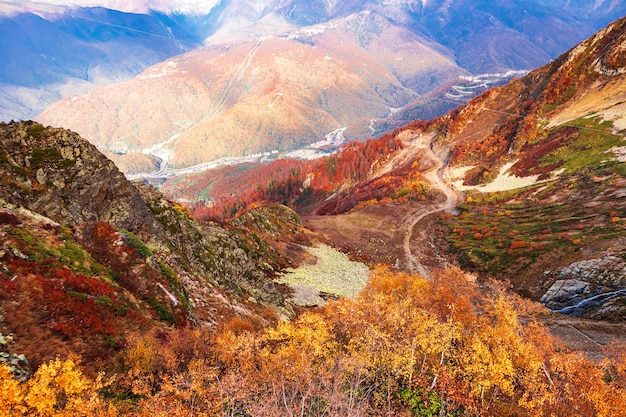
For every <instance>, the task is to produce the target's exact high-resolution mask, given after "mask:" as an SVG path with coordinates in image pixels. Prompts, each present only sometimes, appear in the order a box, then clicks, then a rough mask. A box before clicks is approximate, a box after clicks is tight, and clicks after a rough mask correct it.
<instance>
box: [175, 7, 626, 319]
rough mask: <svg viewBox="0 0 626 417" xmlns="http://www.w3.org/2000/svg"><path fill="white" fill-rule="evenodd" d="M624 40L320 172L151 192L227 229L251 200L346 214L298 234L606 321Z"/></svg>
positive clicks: (617, 220)
mask: <svg viewBox="0 0 626 417" xmlns="http://www.w3.org/2000/svg"><path fill="white" fill-rule="evenodd" d="M625 32H626V20H625V19H622V20H619V21H617V22H615V23H614V24H611V25H609V27H607V28H606V29H604V30H602V31H600V32H599V33H598V34H596V35H594V36H593V37H591V38H590V39H589V40H587V41H585V42H583V43H581V44H580V45H579V46H577V47H576V48H573V49H572V50H571V51H569V52H568V53H566V54H564V55H563V56H561V57H559V58H558V59H556V60H554V61H553V62H552V63H551V64H549V65H546V66H544V67H542V68H540V69H538V70H536V71H533V72H531V73H530V74H528V75H527V76H525V77H523V78H520V79H518V80H515V81H512V82H511V83H509V84H507V85H505V86H502V87H496V88H493V89H491V90H489V91H487V92H486V93H484V94H482V95H480V96H479V97H477V98H475V99H473V100H472V101H471V102H470V103H469V104H468V105H466V106H463V107H461V108H459V109H457V110H455V111H453V112H451V113H449V114H448V115H446V116H443V117H441V118H438V119H434V120H431V121H430V122H419V121H416V122H414V123H412V124H411V125H407V126H405V127H403V128H401V129H398V130H396V131H395V132H394V133H393V135H390V136H387V137H384V138H381V139H379V140H376V141H371V142H368V143H367V144H366V145H355V144H352V145H350V146H349V147H345V148H343V149H342V150H341V151H339V152H338V153H337V154H336V155H333V156H330V157H327V158H324V159H322V160H320V161H316V162H310V163H303V162H298V161H291V162H288V161H278V162H274V163H272V164H270V165H268V166H266V167H265V166H262V167H252V168H250V167H242V168H228V169H226V168H224V169H223V171H222V172H223V175H222V176H220V174H216V175H213V176H210V177H207V181H204V180H202V175H200V174H198V175H196V176H195V177H191V178H190V183H188V184H185V181H184V180H183V179H182V178H176V179H172V180H170V181H167V182H166V183H165V184H163V188H164V190H166V192H168V193H171V194H170V195H172V197H173V198H180V197H183V198H187V199H191V198H194V197H193V196H194V195H195V196H202V197H203V198H204V199H205V201H209V202H210V204H211V205H210V207H209V209H208V210H205V209H203V208H201V207H200V208H197V212H198V213H203V212H204V213H207V212H208V213H213V214H215V213H226V214H227V215H228V213H232V211H231V210H230V208H231V207H235V209H237V208H240V207H241V206H242V205H244V206H245V204H248V203H249V202H250V201H254V199H255V198H266V199H274V200H275V201H286V202H288V203H289V204H291V205H292V206H293V207H296V208H298V209H299V210H302V211H303V212H304V211H306V212H307V213H315V214H339V213H344V212H346V211H348V212H350V211H351V213H350V214H348V215H346V216H344V217H341V216H339V217H331V216H325V217H313V218H311V219H305V223H307V224H309V225H311V226H312V227H314V228H315V229H316V230H318V231H320V232H322V233H326V234H327V235H328V236H330V237H329V239H330V241H331V242H333V243H334V244H336V245H338V246H340V247H343V248H345V249H346V250H348V251H351V252H352V253H355V254H357V255H358V256H360V257H365V258H367V257H369V258H371V259H374V260H382V261H385V262H389V263H393V264H395V265H396V266H399V267H404V268H409V269H412V268H411V267H410V265H413V264H414V262H413V261H412V259H414V258H416V257H417V256H416V254H419V255H420V256H421V262H422V265H426V267H427V268H426V269H427V270H428V268H431V267H433V266H437V265H439V266H442V260H444V259H445V260H448V261H452V262H458V263H459V264H460V265H461V266H463V267H464V268H466V269H469V270H472V271H475V272H478V273H480V274H481V276H482V277H484V278H486V277H497V278H499V279H502V280H507V281H510V282H511V284H512V285H513V288H515V289H516V291H518V292H520V293H521V294H524V295H526V296H528V297H531V298H533V299H536V300H538V299H540V298H541V299H542V300H543V301H544V302H545V303H546V304H547V305H549V306H550V307H551V308H553V309H555V310H563V309H565V310H563V311H565V312H569V313H572V314H577V315H585V316H588V317H595V318H603V319H611V320H619V319H620V318H621V317H623V315H624V309H623V299H624V294H623V288H624V285H625V283H624V277H625V276H626V275H625V274H624V267H625V266H626V264H624V256H625V254H624V249H623V248H624V247H626V246H625V245H624V242H625V239H626V229H625V225H626V223H625V220H624V219H625V218H626V200H625V199H626V195H625V194H624V186H625V185H626V180H625V177H626V161H625V159H624V153H625V151H624V149H625V148H626V140H625V139H624V132H625V131H626V130H625V128H626V124H625V119H624V114H625V113H624V109H623V106H624V104H623V102H624V94H625V91H624V86H625V85H626V78H625V77H626V68H625V67H624V66H625V65H626V64H625V63H626V60H625V59H624V50H626V47H624V40H623V39H624V33H625ZM424 141H427V142H429V145H430V146H429V147H430V148H431V149H430V150H432V151H433V154H434V155H435V156H436V159H438V160H439V161H440V162H441V163H442V164H443V163H444V162H445V164H446V165H447V166H446V168H445V169H439V171H438V175H440V176H441V177H442V178H445V179H446V181H447V183H448V184H449V185H448V188H447V189H446V190H445V191H446V193H445V194H446V195H445V197H446V201H443V199H442V198H440V197H438V194H439V191H438V190H437V189H438V188H439V189H440V188H441V182H440V181H435V180H433V178H432V177H428V176H427V175H426V174H427V173H428V172H429V171H428V170H429V169H432V167H433V161H434V162H437V161H436V159H433V157H432V156H428V155H431V154H430V151H429V150H425V149H423V147H422V148H420V146H421V144H422V143H423V142H424ZM394 143H395V144H398V145H394V146H391V144H394ZM383 148H384V149H386V151H385V152H384V153H383V154H382V155H381V156H380V158H369V157H366V156H365V155H369V153H368V151H366V149H383ZM355 155H357V156H355ZM374 155H376V154H375V153H374ZM427 156H428V157H427ZM429 160H431V161H430V162H429ZM355 161H359V163H356V162H355ZM382 166H384V167H385V168H384V169H381V167H382ZM435 166H436V165H435ZM329 178H330V180H328V179H329ZM209 179H210V180H209ZM186 186H187V187H189V189H188V190H186V189H185V187H186ZM220 190H237V191H235V192H232V191H231V192H230V194H229V195H228V196H224V195H223V194H220ZM420 190H421V192H420ZM458 191H463V192H464V193H466V195H467V196H468V198H467V202H466V203H465V204H462V205H460V206H458V208H457V209H456V210H454V211H452V214H453V215H450V214H444V215H443V216H441V218H440V219H439V220H437V219H436V218H435V217H434V216H430V217H425V218H424V219H423V220H420V221H414V219H416V218H417V219H418V220H419V219H420V218H421V213H435V212H437V211H439V212H441V211H443V209H445V208H446V207H447V204H448V202H449V201H450V195H452V193H454V192H458ZM403 196H404V197H408V198H403ZM207 197H208V199H207ZM407 199H408V200H409V201H408V202H405V201H406V200H407ZM410 200H414V202H411V201H410ZM362 207H366V208H362ZM372 225H378V226H372ZM382 225H385V226H382ZM373 227H383V228H385V230H371V229H372V228H373ZM364 236H365V237H367V239H364V238H363V237H364ZM381 242H382V243H381ZM381 245H382V246H381ZM407 248H408V250H407ZM607 262H608V263H607ZM602 271H604V272H602ZM594 300H595V301H594ZM578 303H582V304H580V306H579V307H575V308H574V306H576V305H577V304H578Z"/></svg>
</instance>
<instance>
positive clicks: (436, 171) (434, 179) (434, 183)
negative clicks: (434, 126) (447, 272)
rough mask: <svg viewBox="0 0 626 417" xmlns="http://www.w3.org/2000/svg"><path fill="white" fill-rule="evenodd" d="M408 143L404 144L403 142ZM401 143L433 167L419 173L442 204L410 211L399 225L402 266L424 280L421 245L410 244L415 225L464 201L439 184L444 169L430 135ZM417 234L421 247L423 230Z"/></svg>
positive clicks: (461, 194)
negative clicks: (402, 241) (436, 191)
mask: <svg viewBox="0 0 626 417" xmlns="http://www.w3.org/2000/svg"><path fill="white" fill-rule="evenodd" d="M407 139H408V140H407ZM404 140H405V142H406V143H407V144H408V145H409V146H408V149H409V151H410V152H413V153H416V152H419V153H420V154H421V156H422V161H424V162H428V163H430V164H432V165H433V167H432V168H430V169H429V170H427V171H425V172H424V173H423V177H424V179H425V180H426V181H427V182H428V183H429V184H430V186H431V187H433V188H435V189H437V190H439V191H441V193H442V194H443V195H444V196H445V198H446V200H445V202H443V203H434V204H433V206H432V208H430V209H425V210H424V209H423V208H422V209H420V210H413V211H412V212H410V213H409V214H408V215H407V216H406V217H405V218H404V219H403V221H402V226H401V227H402V230H403V231H404V245H403V248H404V256H405V262H406V268H407V269H408V270H409V271H411V272H417V273H418V274H420V275H422V276H424V277H428V276H429V272H428V270H427V269H426V267H425V266H424V264H425V262H423V261H421V258H423V256H424V255H423V253H422V252H423V251H422V248H421V247H420V246H421V245H413V247H412V245H411V241H412V240H413V238H414V233H415V231H416V227H417V226H418V224H419V223H420V222H421V221H422V220H424V219H425V218H426V217H428V216H430V215H432V214H435V213H440V212H444V211H450V210H452V209H453V208H454V207H456V206H457V204H459V203H460V202H462V201H463V200H464V198H465V197H464V195H463V193H461V192H460V191H457V190H455V189H453V188H452V187H451V186H449V185H448V184H446V183H445V182H444V181H443V172H444V169H445V163H444V161H443V160H442V159H441V158H440V157H439V156H437V155H436V154H435V153H434V152H433V150H432V148H431V143H432V140H433V136H432V135H421V134H419V135H413V136H412V137H410V138H406V137H405V138H404ZM417 233H418V234H419V241H421V242H422V244H423V245H425V244H426V242H427V239H428V236H427V233H428V232H427V228H426V227H423V228H421V229H419V230H418V231H417Z"/></svg>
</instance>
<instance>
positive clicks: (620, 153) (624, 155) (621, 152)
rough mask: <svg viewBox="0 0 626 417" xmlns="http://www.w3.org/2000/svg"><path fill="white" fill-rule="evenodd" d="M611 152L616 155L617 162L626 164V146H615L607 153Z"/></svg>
mask: <svg viewBox="0 0 626 417" xmlns="http://www.w3.org/2000/svg"><path fill="white" fill-rule="evenodd" d="M611 152H612V153H613V154H614V155H615V160H616V161H619V162H626V146H614V147H612V148H611V149H609V150H608V152H607V153H611Z"/></svg>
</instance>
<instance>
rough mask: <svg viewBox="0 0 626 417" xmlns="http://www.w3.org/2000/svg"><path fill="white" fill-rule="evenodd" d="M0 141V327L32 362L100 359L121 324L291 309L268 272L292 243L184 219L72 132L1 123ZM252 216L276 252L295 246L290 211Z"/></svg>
mask: <svg viewBox="0 0 626 417" xmlns="http://www.w3.org/2000/svg"><path fill="white" fill-rule="evenodd" d="M0 144H1V145H2V146H1V147H0V149H1V151H0V173H1V174H2V178H3V179H2V181H0V224H1V226H0V227H1V228H2V236H3V238H2V244H1V247H0V279H1V280H2V285H1V287H2V295H1V296H0V297H1V300H2V301H1V302H0V308H1V309H2V317H3V319H2V321H1V323H0V326H1V329H2V330H1V331H2V333H3V334H5V335H6V334H13V335H15V336H16V339H19V342H18V343H17V345H16V348H18V349H21V350H23V351H30V352H31V354H30V355H29V357H30V360H31V361H35V364H39V363H41V361H45V360H50V359H53V358H54V357H55V356H56V355H59V354H63V353H66V352H68V351H74V352H76V353H80V354H84V355H86V356H88V357H90V358H96V357H99V358H101V359H106V358H107V357H110V356H111V355H112V354H114V353H115V351H116V346H117V343H118V342H119V343H122V340H123V337H124V334H126V333H127V331H129V330H130V329H136V330H139V329H144V330H146V331H147V329H154V328H158V327H159V326H163V325H174V324H178V325H180V326H184V325H185V323H195V324H196V325H201V326H207V327H208V328H211V327H212V328H215V327H217V326H222V325H224V324H225V323H227V322H228V320H230V319H232V318H233V317H235V316H238V317H249V318H250V319H252V320H254V321H256V322H258V323H259V324H261V323H268V322H272V321H274V320H276V319H277V318H278V317H287V316H289V315H291V314H293V311H292V309H291V307H289V306H288V305H287V304H285V302H284V294H283V293H282V291H280V290H279V289H278V287H277V285H275V284H274V282H273V277H274V276H275V275H276V273H277V271H279V270H282V269H284V268H285V267H287V266H292V265H295V264H297V262H298V259H299V258H300V256H301V255H300V252H302V250H300V249H293V248H291V249H290V250H289V252H287V250H286V249H285V252H287V253H290V258H286V257H285V256H284V255H283V254H282V252H281V251H282V249H281V251H279V250H278V249H277V247H278V246H277V247H274V246H271V245H268V244H267V243H265V241H269V240H268V239H266V238H265V236H266V234H267V233H268V232H265V231H263V230H255V231H250V230H247V229H245V228H243V227H240V228H236V227H233V226H230V225H219V224H216V223H210V222H198V221H196V220H195V219H192V218H191V217H190V216H189V215H188V213H187V212H186V211H185V210H183V209H182V207H180V206H179V205H176V204H172V203H170V202H169V201H167V200H166V199H165V198H163V196H162V195H161V194H160V193H159V192H158V191H156V190H155V189H154V188H153V187H149V186H146V185H143V184H141V183H131V182H129V181H127V180H126V179H125V177H124V176H123V175H122V174H121V172H120V171H119V170H118V169H117V168H116V167H115V166H114V165H113V163H112V162H111V161H110V160H108V159H106V158H105V157H104V156H103V155H102V154H101V153H100V152H98V151H97V149H96V148H95V147H94V146H93V145H91V144H89V143H88V142H87V141H86V140H84V139H82V138H80V137H79V136H78V135H77V134H76V133H73V132H70V131H67V130H63V129H53V128H45V127H43V126H42V125H40V124H36V123H33V122H22V123H17V122H12V123H9V124H4V123H2V124H0ZM257 218H258V219H259V221H260V222H266V221H269V220H268V219H271V221H272V222H273V224H275V225H276V227H280V233H279V232H275V233H274V234H273V236H274V238H275V239H276V237H277V236H282V238H281V242H282V243H281V245H282V246H281V248H285V247H286V245H287V242H290V241H294V242H296V241H297V242H300V243H302V242H306V241H307V237H306V236H305V235H303V234H302V233H301V232H299V230H300V229H301V226H300V224H299V218H298V216H297V215H295V213H293V212H291V210H288V209H286V208H275V209H274V208H272V207H268V208H265V209H264V210H263V211H261V210H259V214H257ZM262 239H263V240H262ZM46 293H48V294H49V295H48V296H47V298H46V296H45V294H46ZM7 297H9V298H11V300H12V301H11V303H12V304H11V303H9V302H7V300H8V298H7ZM29 297H34V298H33V302H28V301H27V300H28V299H29ZM42 297H43V298H42ZM46 306H47V307H46ZM13 307H16V308H13ZM77 317H82V318H81V320H80V321H77V320H78V319H77ZM35 335H40V336H41V337H42V338H45V339H46V340H47V344H46V345H45V346H44V345H38V344H37V343H38V342H36V341H37V340H40V339H39V337H35Z"/></svg>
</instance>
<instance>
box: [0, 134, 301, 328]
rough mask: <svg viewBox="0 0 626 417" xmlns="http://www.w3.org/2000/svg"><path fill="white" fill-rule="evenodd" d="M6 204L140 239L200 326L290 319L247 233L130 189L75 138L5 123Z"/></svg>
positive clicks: (2, 185)
mask: <svg viewBox="0 0 626 417" xmlns="http://www.w3.org/2000/svg"><path fill="white" fill-rule="evenodd" d="M0 201H4V203H3V204H4V205H5V206H7V207H8V206H9V205H10V206H12V207H17V208H19V207H23V208H25V209H27V210H29V211H30V212H34V213H38V214H40V215H42V216H45V217H46V218H49V219H52V220H53V221H54V222H56V223H58V224H60V225H67V226H70V228H72V229H75V230H79V229H81V228H84V227H83V225H93V224H95V223H96V222H106V223H109V224H111V225H113V226H114V227H115V229H117V230H120V231H122V233H125V232H123V231H124V230H127V231H129V232H130V233H132V234H136V235H137V236H139V237H140V238H141V239H142V240H143V242H145V243H146V244H147V245H148V246H149V247H150V249H151V250H152V253H153V254H154V257H155V260H154V262H152V263H153V264H154V265H157V266H155V267H154V269H155V270H157V271H162V270H163V268H164V267H163V266H162V265H161V266H159V265H160V264H159V262H161V263H162V264H163V265H167V267H168V268H171V271H172V274H174V275H175V277H174V278H172V279H173V281H175V282H178V281H180V282H182V284H183V286H184V290H183V292H184V294H185V297H188V299H189V305H190V309H189V310H188V313H189V315H190V318H191V319H192V320H194V321H197V322H200V323H205V324H208V325H214V324H216V323H218V322H219V321H220V320H221V319H223V318H224V317H228V316H232V315H233V314H240V315H254V314H257V313H258V311H256V310H264V309H265V310H268V307H269V308H271V309H274V310H275V311H276V312H278V314H281V315H289V314H291V311H290V310H289V309H288V308H287V307H285V305H284V300H283V297H282V295H281V294H280V293H279V291H278V290H277V289H276V287H275V286H274V283H273V281H272V279H271V276H272V275H273V274H274V273H275V269H276V268H277V267H278V264H277V263H276V262H273V261H269V262H268V261H266V258H265V257H266V254H267V253H268V252H267V251H266V250H260V249H259V248H258V247H257V246H255V244H254V242H252V241H251V240H249V239H248V238H247V235H246V233H244V232H241V231H240V230H238V229H235V228H232V227H231V228H225V227H222V226H220V225H218V224H216V223H209V222H199V221H197V220H195V219H193V218H191V217H190V216H189V215H188V214H187V213H186V211H185V210H184V209H183V208H182V207H180V206H176V205H173V204H172V203H170V202H169V201H167V200H166V199H165V198H164V197H163V196H162V195H161V194H160V193H159V192H158V191H157V190H156V189H155V188H154V187H152V186H148V185H145V184H143V183H132V182H130V181H128V180H127V179H126V178H125V177H124V175H123V174H122V173H121V172H120V171H119V170H118V169H117V168H116V167H115V165H114V164H113V163H112V162H111V161H110V160H108V159H107V158H106V157H105V156H104V155H102V154H101V153H100V152H99V151H98V150H97V149H96V148H95V147H94V146H93V145H91V144H89V143H88V142H87V141H86V140H84V139H82V138H81V137H80V136H79V135H78V134H76V133H73V132H70V131H67V130H63V129H54V128H51V127H44V126H42V125H40V124H37V123H33V122H22V123H17V122H11V123H9V124H4V123H0ZM12 210H13V209H12ZM90 227H91V226H87V229H85V230H88V229H89V228H90ZM91 228H92V227H91ZM272 264H273V265H274V266H272ZM154 265H153V266H154ZM168 270H169V269H168ZM153 284H154V285H157V283H153ZM161 285H162V284H161ZM166 291H169V290H168V289H166ZM166 294H167V293H166ZM264 314H266V313H264Z"/></svg>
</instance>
